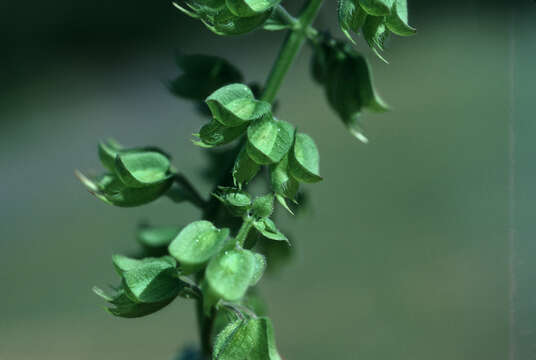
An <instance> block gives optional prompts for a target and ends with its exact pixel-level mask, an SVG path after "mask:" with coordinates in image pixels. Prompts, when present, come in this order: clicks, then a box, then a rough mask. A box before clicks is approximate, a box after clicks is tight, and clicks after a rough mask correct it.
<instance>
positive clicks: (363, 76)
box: [311, 39, 388, 142]
mask: <svg viewBox="0 0 536 360" xmlns="http://www.w3.org/2000/svg"><path fill="white" fill-rule="evenodd" d="M311 68H312V71H313V74H314V76H315V79H316V80H317V81H318V82H320V83H321V84H322V85H323V86H324V90H325V92H326V97H327V99H328V102H329V104H330V105H331V107H332V108H333V109H334V110H335V111H336V112H337V114H338V115H339V117H340V118H341V120H342V121H343V123H344V124H345V125H346V127H347V128H348V129H349V131H350V133H351V134H352V135H354V136H355V137H356V138H358V139H359V140H361V141H363V142H367V141H368V140H367V138H366V137H365V135H364V134H363V131H362V129H361V127H360V125H359V123H358V121H359V118H360V115H361V113H362V112H363V110H365V109H366V110H370V111H373V112H383V111H387V110H388V106H387V105H386V104H385V103H384V101H383V100H382V99H381V98H380V97H379V96H378V94H377V93H376V90H375V89H374V85H373V83H372V74H371V71H370V67H369V64H368V62H367V60H366V59H365V58H364V57H363V56H362V55H360V54H358V53H356V52H355V51H354V50H352V49H351V47H350V46H349V45H346V44H342V43H339V42H335V41H333V40H331V39H325V40H324V41H323V42H322V44H321V45H319V46H317V47H316V48H315V56H314V59H313V64H312V67H311Z"/></svg>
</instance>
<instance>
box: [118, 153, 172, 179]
mask: <svg viewBox="0 0 536 360" xmlns="http://www.w3.org/2000/svg"><path fill="white" fill-rule="evenodd" d="M169 168H170V162H169V159H168V158H167V157H166V156H164V155H163V154H161V153H158V152H153V151H143V152H126V153H122V154H118V155H117V156H116V158H115V169H116V173H117V176H118V177H119V180H121V182H122V183H123V184H125V185H126V186H127V187H132V188H142V187H146V186H153V185H156V184H159V183H163V182H166V181H167V180H169V179H170V178H171V175H170V173H169Z"/></svg>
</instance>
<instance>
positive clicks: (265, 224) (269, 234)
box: [253, 218, 290, 245]
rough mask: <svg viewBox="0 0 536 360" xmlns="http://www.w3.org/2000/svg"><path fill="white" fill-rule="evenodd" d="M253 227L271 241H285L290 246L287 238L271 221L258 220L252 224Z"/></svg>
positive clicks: (266, 219) (265, 219)
mask: <svg viewBox="0 0 536 360" xmlns="http://www.w3.org/2000/svg"><path fill="white" fill-rule="evenodd" d="M253 226H254V227H255V229H257V231H259V232H260V233H261V234H262V236H264V237H266V238H268V239H271V240H277V241H286V242H287V243H288V244H289V245H290V242H289V240H288V238H287V237H286V236H285V235H284V234H283V233H282V232H281V231H279V230H278V229H277V227H276V226H275V224H274V222H273V221H272V220H271V219H268V218H264V219H259V220H257V221H255V222H254V223H253Z"/></svg>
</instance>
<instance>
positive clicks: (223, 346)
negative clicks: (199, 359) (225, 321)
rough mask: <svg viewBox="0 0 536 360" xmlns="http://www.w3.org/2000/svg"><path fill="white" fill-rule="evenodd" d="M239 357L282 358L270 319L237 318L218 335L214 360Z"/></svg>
mask: <svg viewBox="0 0 536 360" xmlns="http://www.w3.org/2000/svg"><path fill="white" fill-rule="evenodd" d="M239 359H248V360H281V357H280V356H279V353H278V352H277V348H276V344H275V337H274V330H273V326H272V322H271V321H270V319H268V318H266V317H259V318H255V319H244V320H235V321H233V322H231V323H229V325H227V327H226V328H224V329H223V330H222V332H221V333H220V334H219V335H218V336H217V338H216V342H215V344H214V354H213V360H239Z"/></svg>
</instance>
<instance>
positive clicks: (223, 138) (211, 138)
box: [194, 120, 248, 148]
mask: <svg viewBox="0 0 536 360" xmlns="http://www.w3.org/2000/svg"><path fill="white" fill-rule="evenodd" d="M247 126H248V124H243V125H240V126H235V127H227V126H225V125H222V124H221V123H219V122H218V121H216V120H212V121H211V122H210V123H208V124H206V125H204V126H203V127H202V128H201V130H200V131H199V138H200V139H201V141H194V144H196V145H198V146H201V147H205V148H212V147H215V146H220V145H225V144H228V143H230V142H232V141H234V140H236V139H237V138H239V137H240V136H241V135H242V134H244V133H245V132H246V129H247Z"/></svg>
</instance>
